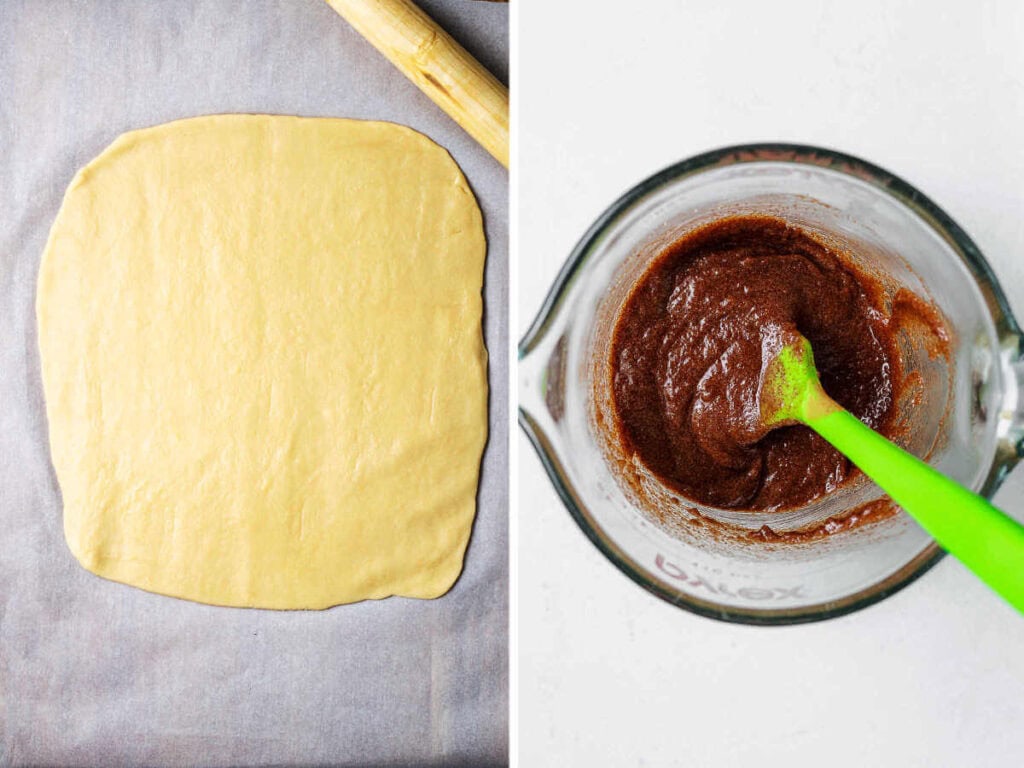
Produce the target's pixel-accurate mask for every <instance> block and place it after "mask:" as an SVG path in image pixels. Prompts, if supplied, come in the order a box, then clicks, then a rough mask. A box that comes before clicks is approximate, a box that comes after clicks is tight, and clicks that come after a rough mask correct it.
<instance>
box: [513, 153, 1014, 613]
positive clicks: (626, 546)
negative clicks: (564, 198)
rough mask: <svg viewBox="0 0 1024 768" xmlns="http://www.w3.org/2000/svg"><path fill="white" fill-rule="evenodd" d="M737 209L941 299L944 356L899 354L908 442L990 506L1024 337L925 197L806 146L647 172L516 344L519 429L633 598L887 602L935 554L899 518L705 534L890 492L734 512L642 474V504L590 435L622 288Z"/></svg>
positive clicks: (976, 259) (851, 504)
mask: <svg viewBox="0 0 1024 768" xmlns="http://www.w3.org/2000/svg"><path fill="white" fill-rule="evenodd" d="M743 213H767V214H771V215H777V216H780V217H782V218H785V219H787V220H789V221H792V222H793V223H796V224H799V225H800V226H801V227H804V228H806V229H810V230H812V231H816V232H819V233H821V234H822V235H823V236H825V237H827V238H829V239H833V240H835V241H838V242H839V243H840V244H841V245H845V246H847V247H848V248H849V250H850V251H851V252H853V253H855V254H856V255H857V256H858V257H859V258H861V259H863V260H864V262H865V266H866V267H868V268H870V269H876V270H879V271H881V272H883V273H885V274H888V275H890V276H892V277H893V278H895V279H896V280H897V281H898V282H899V283H901V284H903V285H905V286H906V287H908V288H910V289H911V290H913V291H915V292H916V293H918V294H920V295H922V296H924V297H925V298H928V299H929V300H931V301H932V302H934V304H935V305H936V306H937V307H938V309H939V310H940V311H941V313H942V314H943V315H944V316H945V318H946V321H947V323H948V325H949V326H950V328H951V329H952V331H953V338H952V339H951V349H950V356H949V360H948V363H947V361H945V360H942V361H936V360H932V359H930V358H929V356H928V355H927V354H926V353H925V352H924V351H923V350H920V349H916V348H914V347H913V344H912V343H910V341H908V344H907V346H906V347H905V350H904V351H905V353H906V358H907V362H908V364H909V365H910V367H912V368H914V369H915V370H917V371H918V372H919V373H920V374H921V380H922V381H923V382H924V387H925V394H926V397H925V398H924V400H923V405H922V407H919V408H916V409H915V410H914V412H913V413H914V418H913V425H912V429H911V430H910V432H909V434H908V437H907V438H906V447H907V448H908V449H910V450H912V451H913V452H915V453H917V454H919V455H923V456H926V457H927V459H928V461H929V462H930V463H931V464H932V465H933V466H935V467H937V468H938V469H939V470H940V471H942V472H944V473H945V474H947V475H949V476H951V477H953V478H955V479H956V480H958V481H960V482H961V483H963V484H965V485H967V486H968V487H970V488H972V489H974V490H977V491H978V492H980V493H982V494H984V495H986V496H991V495H992V494H993V493H994V492H995V490H996V489H997V488H998V486H999V484H1000V482H1001V481H1002V479H1003V478H1004V477H1005V475H1006V473H1007V472H1008V471H1009V469H1010V468H1012V467H1013V466H1014V464H1016V462H1017V461H1018V459H1019V456H1020V453H1021V448H1022V439H1024V414H1022V412H1024V402H1021V400H1020V385H1021V381H1022V380H1024V379H1022V377H1024V364H1022V363H1021V349H1022V339H1021V333H1020V330H1019V329H1018V326H1017V323H1016V321H1015V320H1014V318H1013V316H1012V314H1011V313H1010V310H1009V308H1008V306H1007V303H1006V300H1005V298H1004V297H1003V294H1002V291H1001V289H1000V287H999V284H998V282H997V281H996V280H995V278H994V276H993V275H992V272H991V270H990V268H989V267H988V265H987V264H986V262H985V260H984V258H983V257H982V256H981V254H980V252H979V251H978V249H977V247H976V246H975V245H974V244H973V243H972V242H971V240H970V238H969V237H967V235H966V234H965V233H964V232H963V231H962V230H961V229H960V228H959V227H958V226H957V225H956V224H955V223H954V222H953V221H952V220H951V219H950V218H949V217H948V216H947V215H946V214H945V213H944V212H943V211H942V210H941V209H939V208H938V206H936V205H935V204H934V203H932V202H931V201H930V200H928V199H927V198H926V197H925V196H924V195H922V194H921V193H920V192H918V191H917V190H915V189H914V188H913V187H911V186H910V185H909V184H907V183H906V182H904V181H902V180H900V179H898V178H897V177H895V176H893V175H892V174H890V173H887V172H886V171H884V170H882V169H880V168H878V167H876V166H873V165H871V164H869V163H866V162H863V161H861V160H858V159H856V158H853V157H849V156H846V155H842V154H840V153H837V152H832V151H829V150H823V149H817V148H814V147H806V146H796V145H782V144H763V145H749V146H741V147H729V148H725V149H722V150H718V151H715V152H710V153H706V154H703V155H700V156H698V157H695V158H692V159H690V160H686V161H683V162H681V163H679V164H677V165H674V166H672V167H670V168H668V169H666V170H664V171H662V172H661V173H659V174H656V175H655V176H652V177H651V178H649V179H647V180H646V181H644V182H642V183H641V184H639V185H638V186H637V187H635V188H634V189H632V190H630V191H629V192H627V193H626V194H625V195H624V196H623V197H622V198H620V199H619V200H618V201H617V202H616V203H614V204H613V205H612V206H611V207H610V208H609V209H608V210H607V211H606V212H605V213H604V214H602V216H601V217H600V218H599V219H598V220H597V221H596V222H595V223H594V225H593V226H592V227H591V228H590V229H589V230H588V232H587V233H586V234H585V235H584V237H583V238H582V240H581V241H580V243H579V244H578V245H577V246H576V248H575V250H574V251H573V253H572V255H571V256H570V258H569V261H568V262H567V263H566V265H565V267H564V268H563V270H562V272H561V274H560V275H559V277H558V279H557V280H556V281H555V284H554V286H553V287H552V289H551V292H550V293H549V295H548V298H547V300H546V301H545V303H544V305H543V307H542V309H541V311H540V313H539V315H538V317H537V319H536V320H535V321H534V323H533V325H532V326H531V328H530V330H529V331H528V332H527V334H526V336H525V337H524V338H523V340H522V342H521V344H520V353H519V356H520V363H519V376H520V424H521V426H522V427H523V429H524V430H525V432H526V433H527V435H528V436H529V438H530V440H531V441H532V442H533V444H534V446H535V448H536V449H537V451H538V453H539V454H540V457H541V460H542V462H543V464H544V466H545V468H546V470H547V472H548V474H549V476H550V477H551V480H552V482H553V484H554V486H555V488H556V489H557V491H558V492H559V494H560V496H561V497H562V500H563V501H564V502H565V504H566V506H567V507H568V509H569V511H570V513H571V514H572V515H573V517H574V518H575V519H576V521H577V523H578V524H579V525H580V527H581V528H582V530H583V531H584V533H585V534H586V535H587V536H588V537H589V538H590V540H591V541H592V542H593V543H594V544H595V545H596V546H597V547H598V548H599V549H600V550H601V551H602V552H603V553H604V554H605V555H606V556H607V557H608V558H609V559H610V560H611V561H612V562H613V563H615V565H617V566H618V567H619V568H620V569H621V570H622V571H624V572H625V573H626V574H627V575H629V576H630V577H631V578H632V579H634V580H635V581H636V582H637V583H639V584H640V585H641V586H643V587H644V588H646V589H648V590H649V591H651V592H653V593H654V594H657V595H658V596H660V597H662V598H664V599H666V600H668V601H669V602H672V603H673V604H676V605H679V606H680V607H683V608H687V609H689V610H692V611H695V612H697V613H701V614H704V615H707V616H711V617H714V618H719V619H724V620H728V621H738V622H746V623H757V624H779V623H782V624H785V623H796V622H803V621H814V620H819V619H824V618H828V617H830V616H836V615H840V614H843V613H846V612H849V611H852V610H856V609H858V608H861V607H864V606H866V605H869V604H871V603H873V602H876V601H878V600H880V599H882V598H884V597H885V596H887V595H889V594H892V593H893V592H894V591H896V590H898V589H900V588H901V587H903V586H905V585H906V584H908V583H909V582H911V581H913V579H915V578H916V577H918V576H920V575H921V574H922V573H924V572H925V571H926V570H927V569H928V568H929V567H930V566H931V565H933V564H934V563H935V562H936V561H937V560H938V559H939V557H941V555H942V552H941V550H940V549H939V548H938V547H937V546H936V545H935V543H934V542H933V541H932V540H931V538H930V537H929V536H928V535H927V534H925V533H924V531H922V530H921V528H920V527H918V526H917V524H916V523H914V522H913V521H912V520H911V519H910V518H909V517H907V516H906V515H905V514H903V513H899V514H896V515H891V516H889V517H885V518H883V519H881V520H879V521H877V522H874V523H871V524H868V525H862V526H857V527H853V528H851V529H849V530H841V531H839V532H837V533H834V534H831V535H829V536H824V537H818V538H812V539H809V540H806V541H801V542H799V543H791V542H787V543H784V544H779V543H777V542H771V541H764V540H760V539H758V538H757V537H754V536H724V537H723V536H718V535H712V534H709V533H708V528H707V526H706V525H704V521H707V520H709V519H710V520H718V521H721V522H726V523H729V524H730V525H731V526H733V527H734V529H735V530H740V531H742V530H743V529H746V530H749V531H751V532H754V531H757V530H758V529H760V528H761V527H762V526H763V525H765V524H766V523H768V524H770V525H771V526H772V528H773V529H775V530H781V531H785V530H797V529H803V528H806V527H808V526H811V527H813V526H814V525H815V524H816V523H823V522H825V521H827V520H829V519H834V518H835V517H836V516H837V515H841V514H842V513H843V512H844V511H845V510H850V509H855V508H860V507H863V506H864V505H866V504H871V503H873V502H876V501H879V500H881V499H883V498H884V495H883V494H882V492H881V491H880V489H878V488H877V486H875V485H874V484H872V483H870V482H869V481H868V480H866V479H865V478H860V479H859V480H858V481H855V482H852V483H848V484H846V485H845V486H843V487H842V488H841V489H840V490H839V491H837V492H836V493H834V494H830V495H829V496H827V497H825V498H824V499H820V500H816V501H815V502H812V503H810V504H808V505H806V506H805V507H802V508H800V509H796V510H792V511H787V512H786V513H782V514H779V513H774V514H773V513H749V512H741V513H737V512H735V511H730V510H722V509H714V508H709V507H703V506H701V505H698V504H695V503H693V502H692V501H688V500H684V499H679V498H677V497H672V495H671V494H670V492H668V491H667V489H664V488H662V487H659V484H658V483H657V481H656V480H654V479H653V478H651V481H650V482H648V483H647V484H646V485H647V490H646V491H645V498H642V499H638V498H637V496H636V494H635V493H632V492H630V491H629V490H628V489H627V488H625V487H624V486H623V483H621V482H620V480H619V476H620V475H617V474H616V472H615V471H613V469H612V466H613V464H615V461H616V460H617V459H621V458H622V457H616V456H615V455H614V453H615V451H614V446H610V445H609V443H608V438H607V436H606V435H605V434H604V433H603V432H602V430H601V429H599V428H597V426H596V420H595V413H598V412H600V411H601V408H602V405H601V402H600V401H601V391H600V390H601V385H600V381H599V380H598V379H599V378H600V374H599V373H598V374H596V373H595V371H599V370H600V365H599V363H600V360H601V356H602V354H604V355H606V354H607V344H608V341H609V334H610V329H611V327H612V325H613V324H614V320H615V316H616V311H617V309H618V307H619V306H621V301H622V300H623V299H624V298H625V296H626V293H627V292H628V288H629V286H631V285H632V283H633V281H635V279H636V277H638V276H639V274H640V273H641V272H642V270H643V267H644V266H645V264H646V263H647V261H648V260H649V258H650V257H651V256H653V255H654V254H655V253H656V252H657V251H658V250H660V248H661V247H663V246H664V245H665V244H667V243H669V242H671V241H672V240H673V239H675V238H677V237H678V236H679V235H680V234H681V233H683V232H685V231H686V230H688V229H690V228H692V227H694V226H697V225H699V224H701V223H704V222H707V221H709V220H713V219H715V218H719V217H721V216H724V215H735V214H743ZM595 362H596V363H598V364H597V365H595ZM595 385H596V386H595ZM595 393H596V394H595ZM652 498H653V499H656V500H657V501H658V503H661V504H675V505H677V507H678V509H679V511H680V514H681V516H682V517H689V518H690V522H689V523H687V524H683V525H678V526H674V527H673V526H667V525H665V524H664V523H663V522H661V521H659V520H658V519H657V518H656V516H653V515H651V514H650V511H649V509H646V508H645V507H646V506H647V502H648V501H650V499H652Z"/></svg>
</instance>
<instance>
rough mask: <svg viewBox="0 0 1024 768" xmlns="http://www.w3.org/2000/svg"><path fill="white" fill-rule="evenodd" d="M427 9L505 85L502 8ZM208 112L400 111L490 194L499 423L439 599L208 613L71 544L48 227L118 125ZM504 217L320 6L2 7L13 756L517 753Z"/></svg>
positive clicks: (270, 760) (488, 314)
mask: <svg viewBox="0 0 1024 768" xmlns="http://www.w3.org/2000/svg"><path fill="white" fill-rule="evenodd" d="M422 5H423V6H424V7H425V9H426V10H427V11H428V12H429V13H430V14H431V15H433V16H434V18H436V19H437V20H438V21H439V22H441V24H442V25H443V26H445V27H446V28H447V29H448V30H449V31H450V32H451V33H452V34H453V35H454V36H455V37H456V38H457V39H459V40H461V41H462V42H463V43H464V44H465V45H466V46H467V48H469V49H470V50H471V51H472V52H473V53H474V54H476V55H477V56H478V57H479V58H480V59H481V60H482V61H483V63H484V64H485V65H486V66H488V67H489V68H491V70H492V71H494V72H495V73H496V74H497V75H498V77H499V78H501V79H503V80H506V81H507V56H508V8H507V6H506V5H504V4H492V3H478V2H472V1H471V0H447V1H445V0H429V2H428V1H426V0H424V2H423V3H422ZM219 112H266V113H282V114H297V115H313V116H320V115H323V116H339V117H356V118H373V119H383V120H392V121H395V122H399V123H404V124H407V125H410V126H412V127H413V128H416V129H417V130H420V131H422V132H423V133H425V134H427V135H428V136H430V137H431V138H433V139H434V140H435V141H437V142H438V143H440V144H441V145H442V146H444V147H446V148H447V149H448V150H449V151H450V152H451V153H452V155H453V156H454V157H455V159H456V160H457V161H458V162H459V164H460V165H461V166H462V168H463V170H464V171H465V173H466V176H467V177H468V179H469V181H470V184H471V185H472V187H473V189H474V191H475V192H476V194H477V197H478V199H479V201H480V204H481V207H482V209H483V211H484V217H485V221H486V227H487V235H488V240H489V246H490V247H489V252H488V261H487V269H486V284H485V285H486V288H485V300H486V310H485V336H486V341H487V346H488V349H489V351H490V381H491V411H490V430H491V432H490V441H489V444H488V448H487V452H486V454H485V458H484V463H483V475H482V480H481V486H480V496H479V500H480V501H479V511H478V516H477V521H476V524H475V528H474V532H473V537H472V541H471V543H470V547H469V551H468V553H467V558H466V567H465V571H464V573H463V575H462V577H461V579H460V580H459V582H458V583H457V585H456V586H455V588H454V589H453V590H452V591H451V592H450V593H449V594H447V595H446V596H445V597H443V598H441V599H439V600H435V601H418V600H408V599H398V598H391V599H389V600H386V601H382V602H368V603H361V604H358V605H352V606H341V607H339V608H334V609H331V610H328V611H323V612H294V613H279V612H272V611H259V610H238V609H225V608H214V607H209V606H203V605H198V604H195V603H189V602H185V601H181V600H175V599H171V598H166V597H161V596H157V595H152V594H148V593H146V592H143V591H141V590H137V589H133V588H131V587H126V586H123V585H120V584H115V583H113V582H109V581H105V580H103V579H100V578H97V577H95V576H93V575H91V574H89V573H87V572H86V571H84V570H83V569H82V568H81V567H79V565H78V564H77V563H76V562H75V561H74V559H73V558H72V556H71V554H70V553H69V551H68V549H67V547H66V545H65V543H64V538H63V535H62V528H61V503H60V495H59V490H58V487H57V483H56V479H55V477H54V474H53V471H52V469H51V466H50V461H49V452H48V446H47V439H46V419H45V414H44V410H43V401H42V391H41V386H40V379H39V359H38V353H37V351H36V331H35V319H34V311H33V306H34V294H35V282H36V273H37V270H38V266H39V257H40V254H41V252H42V249H43V246H44V243H45V239H46V236H47V232H48V230H49V227H50V224H51V223H52V221H53V218H54V215H55V214H56V211H57V208H58V206H59V204H60V201H61V196H62V194H63V192H64V189H65V187H66V186H67V184H68V182H69V181H70V180H71V177H72V175H73V174H74V172H75V170H76V169H77V168H79V167H80V166H81V165H83V164H84V163H86V162H87V161H88V160H89V159H91V158H92V157H94V156H95V155H96V154H97V153H98V152H100V151H101V150H102V149H103V148H104V147H105V146H106V145H107V144H108V143H109V142H110V141H111V140H113V139H114V138H115V137H116V136H117V135H118V134H119V133H121V132H122V131H125V130H128V129H132V128H138V127H142V126H147V125H152V124H155V123H160V122H164V121H167V120H172V119H175V118H181V117H188V116H193V115H202V114H208V113H219ZM507 208H508V191H507V174H506V172H505V170H504V169H503V168H501V167H500V166H499V165H498V163H496V162H495V161H494V160H493V159H492V158H491V157H490V156H489V155H487V154H486V153H485V152H484V151H483V150H482V149H480V148H479V147H478V146H477V145H476V144H475V143H474V142H473V141H472V140H471V139H470V138H469V137H468V136H467V135H466V134H465V133H463V132H462V130H461V129H459V128H458V127H457V126H456V125H455V124H454V123H452V122H451V120H450V119H449V118H448V117H447V116H445V115H444V114H443V113H442V112H441V111H440V110H439V109H437V108H436V107H435V106H434V105H433V104H432V103H431V102H430V101H429V100H428V99H427V98H426V97H425V96H423V95H422V94H421V93H420V92H419V91H418V90H417V89H416V88H415V87H414V86H413V85H412V84H410V83H409V82H408V81H407V80H406V79H405V78H404V77H402V75H400V74H399V73H398V72H397V71H396V70H394V69H393V68H392V67H391V65H390V64H388V63H387V62H386V61H385V59H384V58H383V57H381V56H380V55H379V54H378V53H377V52H376V51H374V50H373V49H372V48H371V47H370V46H369V45H368V44H367V43H365V42H364V41H363V40H362V39H361V38H360V37H359V36H358V35H357V34H356V33H355V32H354V31H353V30H352V29H351V28H350V27H349V26H348V25H347V24H346V23H345V22H344V21H343V20H342V19H341V18H340V17H339V16H337V15H336V14H335V13H334V12H333V11H332V10H331V9H330V8H329V7H328V6H327V5H326V4H325V3H323V2H321V1H320V0H244V1H243V0H175V2H146V3H142V2H131V1H130V0H121V1H119V2H115V1H113V0H97V1H96V2H74V1H73V0H34V1H33V0H3V1H2V2H0V765H23V764H29V765H50V764H59V765H100V764H102V765H183V764H202V765H244V764H263V765H269V764H340V765H404V764H416V765H425V764H444V765H459V764H472V765H486V764H502V763H505V762H506V761H507V758H506V755H507V747H508V735H507V701H508V698H507V697H508V658H507V630H506V627H507V621H508V597H507V595H508V555H507V549H508V544H507V542H508V535H507V532H508V501H507V499H508V495H507V494H508V477H507V469H506V467H507V443H508V427H507V424H508V392H507V386H506V383H507V380H508V375H507V373H508V360H507V354H506V350H507V346H508V344H507V309H506V308H507V306H508V279H507V275H508V251H507V242H508V217H507Z"/></svg>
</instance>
